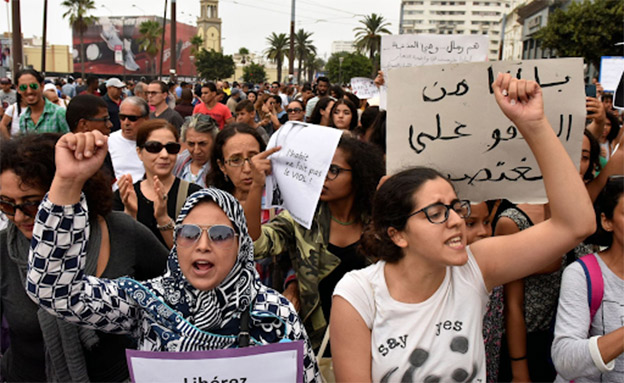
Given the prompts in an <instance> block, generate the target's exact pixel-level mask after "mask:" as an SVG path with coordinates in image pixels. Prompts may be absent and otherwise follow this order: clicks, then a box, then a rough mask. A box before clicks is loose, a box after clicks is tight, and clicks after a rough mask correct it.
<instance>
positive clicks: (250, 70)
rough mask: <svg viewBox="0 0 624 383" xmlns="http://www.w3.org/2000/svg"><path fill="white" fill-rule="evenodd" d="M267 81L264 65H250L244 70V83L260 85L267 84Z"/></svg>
mask: <svg viewBox="0 0 624 383" xmlns="http://www.w3.org/2000/svg"><path fill="white" fill-rule="evenodd" d="M266 79H267V75H266V71H265V70H264V65H259V64H255V63H250V64H249V65H247V66H246V67H244V68H243V81H245V82H250V83H253V84H259V83H262V82H265V81H266Z"/></svg>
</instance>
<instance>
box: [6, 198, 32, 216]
mask: <svg viewBox="0 0 624 383" xmlns="http://www.w3.org/2000/svg"><path fill="white" fill-rule="evenodd" d="M40 204H41V200H39V201H26V202H23V203H20V204H16V203H12V202H9V201H4V200H0V210H2V212H3V213H4V214H6V215H8V216H10V217H12V216H14V215H15V212H16V211H17V209H20V210H21V211H22V213H24V214H26V215H27V216H29V217H34V216H35V215H37V210H38V209H39V205H40Z"/></svg>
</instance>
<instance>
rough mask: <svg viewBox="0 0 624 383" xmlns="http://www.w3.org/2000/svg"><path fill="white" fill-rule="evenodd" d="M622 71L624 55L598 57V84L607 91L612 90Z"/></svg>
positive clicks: (617, 82) (623, 71)
mask: <svg viewBox="0 0 624 383" xmlns="http://www.w3.org/2000/svg"><path fill="white" fill-rule="evenodd" d="M623 73H624V57H619V56H613V57H612V56H603V57H601V59H600V85H602V87H603V88H604V90H605V91H607V92H614V91H615V89H616V88H617V86H618V84H619V83H620V78H621V77H622V74H623Z"/></svg>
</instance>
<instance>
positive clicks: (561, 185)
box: [471, 74, 596, 289]
mask: <svg viewBox="0 0 624 383" xmlns="http://www.w3.org/2000/svg"><path fill="white" fill-rule="evenodd" d="M492 88H493V89H494V96H495V98H496V102H497V103H498V106H499V107H500V109H501V110H502V111H503V113H504V114H505V115H506V116H507V118H509V119H510V120H511V121H512V122H513V123H514V124H515V125H516V127H518V129H519V130H520V132H521V133H522V136H523V137H524V139H525V141H526V142H527V144H528V145H529V147H530V148H531V151H532V152H533V155H534V156H535V159H536V160H537V163H538V164H539V167H540V170H541V172H542V175H543V179H544V186H545V188H546V195H547V196H548V201H549V203H550V209H551V218H550V219H548V220H546V221H544V222H542V223H540V224H538V225H535V226H533V227H531V228H529V229H527V230H523V231H521V232H519V233H516V234H513V235H508V236H502V237H492V238H486V239H484V240H481V241H478V242H476V243H474V244H473V245H471V248H472V252H473V254H474V256H475V258H476V260H477V262H478V264H479V267H480V268H481V271H482V273H483V277H484V280H485V283H486V286H487V287H488V289H492V288H493V287H494V286H498V285H501V284H505V283H507V282H510V281H513V280H516V279H520V278H523V277H525V276H527V275H530V274H532V273H534V272H536V271H537V270H539V269H541V268H543V267H545V266H547V265H548V264H549V263H550V262H553V261H554V260H555V259H556V258H557V257H561V256H563V254H565V253H566V252H567V251H569V250H570V249H572V248H573V247H574V246H576V245H577V244H578V243H580V242H581V241H582V240H584V239H585V238H586V237H587V236H588V235H590V234H591V233H592V232H593V231H594V230H595V225H596V224H595V220H594V212H593V207H592V203H591V201H590V199H589V196H588V194H587V191H586V189H585V186H584V185H583V182H582V180H581V177H579V173H578V170H577V169H576V167H575V166H574V164H573V163H572V160H571V159H570V157H569V156H568V154H567V152H566V151H565V149H564V147H563V145H562V144H561V142H560V141H559V139H558V138H557V136H556V135H555V132H554V131H553V129H552V128H551V126H550V123H549V122H548V120H547V119H546V116H545V115H544V106H543V100H542V91H541V89H540V87H539V85H538V84H537V83H536V82H534V81H527V80H518V79H515V78H512V76H511V75H509V74H499V75H498V77H497V78H496V80H495V81H494V83H493V84H492Z"/></svg>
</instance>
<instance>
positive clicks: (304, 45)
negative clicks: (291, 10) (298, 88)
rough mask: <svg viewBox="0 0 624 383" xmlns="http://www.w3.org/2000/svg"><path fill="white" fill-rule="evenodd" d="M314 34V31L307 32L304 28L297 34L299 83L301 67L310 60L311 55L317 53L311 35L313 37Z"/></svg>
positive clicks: (296, 51) (296, 48)
mask: <svg viewBox="0 0 624 383" xmlns="http://www.w3.org/2000/svg"><path fill="white" fill-rule="evenodd" d="M312 35H313V33H312V32H306V31H305V30H303V29H299V30H298V31H297V33H296V34H295V57H296V58H297V62H298V66H297V83H301V74H302V72H301V69H302V67H303V63H304V62H305V61H308V58H309V57H310V56H314V55H316V47H315V46H314V44H313V43H312V41H310V37H312Z"/></svg>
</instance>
